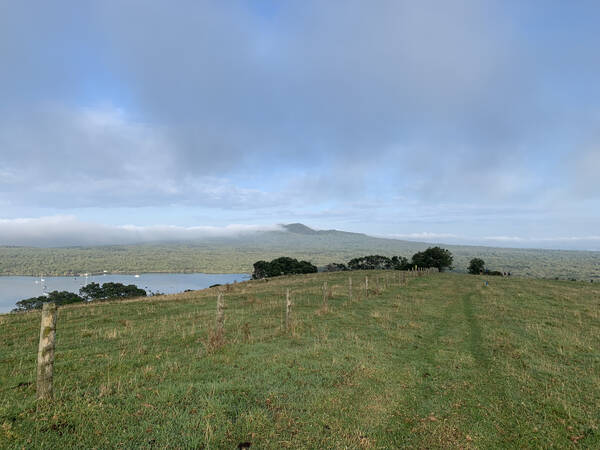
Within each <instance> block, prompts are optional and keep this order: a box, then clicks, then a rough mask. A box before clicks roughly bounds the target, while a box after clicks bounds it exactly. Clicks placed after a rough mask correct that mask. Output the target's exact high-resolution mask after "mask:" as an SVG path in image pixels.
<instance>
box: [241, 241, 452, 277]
mask: <svg viewBox="0 0 600 450" xmlns="http://www.w3.org/2000/svg"><path fill="white" fill-rule="evenodd" d="M452 261H453V257H452V253H450V252H449V251H448V250H446V249H443V248H440V247H430V248H428V249H427V250H425V251H422V252H418V253H415V254H414V255H413V257H412V259H411V260H410V261H409V260H408V259H406V258H405V257H403V256H392V257H391V258H388V257H387V256H381V255H369V256H361V257H360V258H353V259H351V260H350V261H348V264H343V263H331V264H328V265H327V266H325V271H326V272H337V271H341V270H410V269H412V268H414V267H415V266H416V267H420V268H429V267H437V268H438V269H439V270H440V271H442V270H444V269H447V268H448V269H451V268H452ZM314 272H317V267H316V266H315V265H313V264H311V263H310V262H308V261H298V260H297V259H294V258H288V257H282V258H277V259H274V260H273V261H271V262H267V261H257V262H255V263H254V273H253V274H252V278H253V279H260V278H268V277H276V276H279V275H288V274H297V273H314Z"/></svg>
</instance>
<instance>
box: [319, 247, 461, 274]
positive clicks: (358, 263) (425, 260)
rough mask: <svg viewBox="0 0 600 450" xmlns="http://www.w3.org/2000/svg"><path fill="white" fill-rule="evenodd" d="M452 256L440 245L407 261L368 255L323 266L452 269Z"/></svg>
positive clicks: (340, 267)
mask: <svg viewBox="0 0 600 450" xmlns="http://www.w3.org/2000/svg"><path fill="white" fill-rule="evenodd" d="M453 260H454V258H453V256H452V253H450V251H448V250H446V249H444V248H440V247H430V248H428V249H427V250H424V251H422V252H418V253H415V254H414V255H413V256H412V258H411V260H410V261H409V260H408V259H406V258H405V257H403V256H392V257H391V258H388V257H387V256H381V255H369V256H361V257H360V258H354V259H351V260H350V261H348V264H347V265H346V264H340V263H332V264H328V265H327V266H326V267H325V270H326V271H328V272H335V271H339V270H410V269H412V268H414V267H415V266H416V267H421V268H429V267H437V268H438V269H439V270H440V271H443V270H444V269H452V262H453Z"/></svg>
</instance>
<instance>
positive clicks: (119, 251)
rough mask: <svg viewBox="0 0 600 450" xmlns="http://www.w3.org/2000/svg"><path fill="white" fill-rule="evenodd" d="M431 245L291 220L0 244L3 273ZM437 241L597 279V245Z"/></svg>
mask: <svg viewBox="0 0 600 450" xmlns="http://www.w3.org/2000/svg"><path fill="white" fill-rule="evenodd" d="M433 245H437V244H432V243H425V242H413V241H403V240H399V239H390V238H378V237H373V236H369V235H366V234H363V233H352V232H347V231H339V230H315V229H313V228H310V227H308V226H306V225H304V224H302V223H290V224H282V225H281V228H280V229H279V230H277V231H260V232H255V233H248V234H238V235H235V236H220V237H211V238H206V239H201V240H193V241H180V242H154V243H145V244H135V245H110V246H98V247H90V246H86V247H62V248H34V247H6V246H5V247H0V275H36V276H39V275H40V274H41V273H43V274H45V275H68V274H72V273H85V272H89V273H97V272H103V271H104V270H106V271H108V272H112V273H140V272H206V273H241V272H245V273H249V272H252V265H253V264H254V263H255V262H256V261H259V260H272V259H274V258H277V257H280V256H290V257H292V258H297V259H303V260H307V261H310V262H312V263H313V264H315V265H317V266H325V265H326V264H329V263H332V262H337V263H347V262H348V261H349V260H350V259H352V258H356V257H360V256H365V255H375V254H378V255H383V256H404V257H406V258H410V257H411V256H412V255H413V254H414V253H416V252H418V251H422V250H425V249H426V248H427V247H431V246H433ZM439 245H440V246H442V247H444V248H447V249H448V250H450V251H451V252H452V254H453V255H454V267H455V268H456V270H458V271H463V272H464V271H466V268H467V266H468V263H469V261H470V260H471V259H472V258H482V259H483V260H484V261H485V262H486V266H487V267H488V268H489V269H490V270H499V271H502V272H511V273H512V274H514V275H522V276H530V277H546V278H550V277H552V278H554V277H559V278H563V279H564V278H576V279H580V280H581V279H583V280H587V281H588V282H589V280H590V279H595V280H600V252H583V251H568V250H535V249H514V248H512V249H511V248H498V247H482V246H465V245H445V244H439Z"/></svg>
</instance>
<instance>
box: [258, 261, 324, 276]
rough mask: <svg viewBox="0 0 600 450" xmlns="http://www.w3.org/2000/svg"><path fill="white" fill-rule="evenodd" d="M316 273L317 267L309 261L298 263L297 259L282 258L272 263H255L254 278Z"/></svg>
mask: <svg viewBox="0 0 600 450" xmlns="http://www.w3.org/2000/svg"><path fill="white" fill-rule="evenodd" d="M315 272H317V266H315V265H313V264H311V263H310V262H308V261H298V260H297V259H295V258H289V257H287V256H282V257H281V258H276V259H274V260H273V261H271V262H267V261H257V262H255V263H254V272H253V273H252V278H253V279H255V280H257V279H261V278H269V277H277V276H279V275H290V274H297V273H315Z"/></svg>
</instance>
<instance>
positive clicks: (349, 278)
mask: <svg viewBox="0 0 600 450" xmlns="http://www.w3.org/2000/svg"><path fill="white" fill-rule="evenodd" d="M348 300H350V301H352V277H348Z"/></svg>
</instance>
